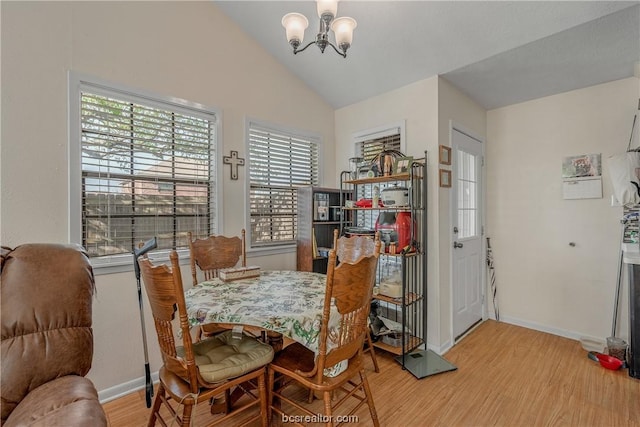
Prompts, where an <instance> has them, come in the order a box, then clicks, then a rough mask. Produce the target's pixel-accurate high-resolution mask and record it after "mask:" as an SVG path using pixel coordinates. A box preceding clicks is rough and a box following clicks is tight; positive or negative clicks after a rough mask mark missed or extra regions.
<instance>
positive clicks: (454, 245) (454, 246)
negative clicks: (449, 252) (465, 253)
mask: <svg viewBox="0 0 640 427" xmlns="http://www.w3.org/2000/svg"><path fill="white" fill-rule="evenodd" d="M463 246H464V245H463V244H462V243H458V242H453V249H458V248H461V247H463Z"/></svg>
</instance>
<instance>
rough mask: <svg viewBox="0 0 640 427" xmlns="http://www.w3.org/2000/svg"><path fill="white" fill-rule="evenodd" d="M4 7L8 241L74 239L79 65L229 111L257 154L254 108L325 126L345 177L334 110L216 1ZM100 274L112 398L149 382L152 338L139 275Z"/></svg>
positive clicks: (230, 220)
mask: <svg viewBox="0 0 640 427" xmlns="http://www.w3.org/2000/svg"><path fill="white" fill-rule="evenodd" d="M0 5H1V6H0V7H1V8H2V9H1V19H2V28H1V30H2V41H1V43H2V46H1V47H2V59H3V61H2V135H1V136H2V152H1V160H2V163H1V178H2V179H1V185H2V192H1V194H2V204H1V209H2V211H1V218H2V224H1V226H2V227H1V236H0V239H1V241H2V244H3V245H8V246H16V245H19V244H21V243H26V242H68V239H69V238H68V236H69V229H68V228H69V226H68V218H69V203H68V199H69V194H68V193H69V192H68V185H69V184H68V170H69V165H68V161H67V153H68V133H67V126H68V117H67V97H68V87H67V73H68V71H69V70H73V71H76V72H80V73H84V74H88V75H93V76H95V77H98V78H100V79H102V80H106V81H111V82H114V83H118V84H122V85H125V86H128V87H132V88H139V89H141V90H144V91H146V92H151V93H156V94H158V95H162V96H173V97H178V98H182V99H186V100H189V101H193V102H198V103H201V104H205V105H210V106H213V107H216V108H218V109H220V110H221V111H222V117H223V122H222V135H223V140H222V144H223V146H222V149H221V152H222V153H224V154H228V153H229V151H230V150H237V151H238V152H239V154H240V156H241V157H246V152H245V145H244V139H243V138H244V120H245V117H247V116H248V117H251V118H255V119H259V120H263V121H267V122H271V123H274V124H280V125H284V126H287V127H290V128H297V129H302V130H307V131H312V132H316V133H319V134H320V135H322V138H323V142H324V144H325V149H324V162H325V164H324V168H325V170H324V176H325V177H329V178H331V179H333V177H334V175H335V167H334V158H335V152H334V149H333V147H334V143H333V129H334V116H333V110H332V109H331V108H330V107H329V106H328V105H327V104H326V103H325V102H324V101H322V100H321V98H320V97H319V96H318V95H316V94H315V93H314V92H312V91H311V90H310V89H309V88H308V87H307V86H305V85H304V84H303V83H302V82H301V81H300V80H299V79H297V78H296V77H295V76H293V75H292V74H290V73H289V72H288V71H286V70H285V69H284V67H282V66H281V65H280V64H278V63H277V62H276V61H275V60H274V59H273V58H272V57H271V56H269V55H268V54H266V53H265V52H264V51H263V50H262V49H261V48H260V47H259V46H258V45H257V44H256V43H255V42H254V41H253V40H251V39H249V38H248V36H247V35H246V34H244V33H243V32H242V31H240V30H239V29H238V28H237V27H236V26H235V24H233V23H232V22H231V21H230V20H229V19H228V18H226V17H225V16H224V15H223V14H222V13H221V12H219V11H218V9H217V8H216V6H215V5H214V4H213V3H212V2H6V1H3V2H1V3H0ZM227 168H228V167H226V166H225V169H224V171H223V174H222V176H223V178H224V180H223V190H222V197H221V201H222V203H221V205H222V209H223V218H224V223H223V226H222V232H224V231H225V230H228V233H231V234H234V233H235V234H237V232H238V231H239V230H240V229H241V228H243V227H244V225H245V210H244V203H245V201H244V196H243V195H244V194H245V180H244V174H245V169H243V168H241V170H240V179H239V180H237V181H231V180H229V173H228V169H227ZM323 184H324V183H323ZM249 257H250V260H249V262H250V263H252V264H254V263H255V264H258V265H261V266H262V267H263V268H283V269H295V253H288V254H282V255H272V256H263V257H258V258H256V254H253V255H252V254H249ZM187 270H188V269H184V271H183V273H184V274H183V275H184V276H185V281H186V283H190V279H188V271H187ZM96 282H97V289H98V295H97V298H96V300H95V302H94V315H93V320H94V338H95V340H94V341H95V353H94V354H95V356H94V361H93V367H92V369H91V372H90V373H89V377H90V378H91V379H92V380H93V381H94V382H95V384H96V387H97V388H98V390H99V391H100V392H101V397H102V398H105V397H107V398H108V397H110V396H112V395H114V394H117V393H119V392H125V391H127V389H129V388H130V387H134V386H140V385H141V384H142V382H141V380H142V377H143V376H144V370H143V352H142V341H141V332H140V324H139V317H138V303H137V293H136V286H135V278H134V275H133V274H132V273H121V274H112V275H102V276H98V277H97V278H96ZM146 319H147V327H146V329H147V335H148V342H149V343H150V348H149V352H150V354H151V369H152V371H155V370H157V369H158V368H159V367H160V358H159V351H158V349H157V345H156V337H155V330H154V327H153V322H152V321H151V315H150V313H149V312H147V313H146Z"/></svg>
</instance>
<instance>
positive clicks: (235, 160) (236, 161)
mask: <svg viewBox="0 0 640 427" xmlns="http://www.w3.org/2000/svg"><path fill="white" fill-rule="evenodd" d="M222 163H224V164H225V165H231V179H238V166H244V159H241V158H240V157H238V152H237V151H231V155H230V156H223V157H222Z"/></svg>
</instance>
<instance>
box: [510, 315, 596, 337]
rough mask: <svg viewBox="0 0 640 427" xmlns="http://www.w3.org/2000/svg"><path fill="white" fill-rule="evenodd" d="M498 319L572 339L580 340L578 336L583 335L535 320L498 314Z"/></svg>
mask: <svg viewBox="0 0 640 427" xmlns="http://www.w3.org/2000/svg"><path fill="white" fill-rule="evenodd" d="M500 321H501V322H504V323H509V324H511V325H516V326H522V327H523V328H527V329H533V330H534V331H540V332H546V333H548V334H552V335H558V336H560V337H565V338H569V339H572V340H576V341H580V337H581V336H584V334H581V333H579V332H575V331H568V330H566V329H560V328H554V327H553V326H549V325H543V324H540V323H536V322H530V321H528V320H521V319H517V318H515V317H509V316H500Z"/></svg>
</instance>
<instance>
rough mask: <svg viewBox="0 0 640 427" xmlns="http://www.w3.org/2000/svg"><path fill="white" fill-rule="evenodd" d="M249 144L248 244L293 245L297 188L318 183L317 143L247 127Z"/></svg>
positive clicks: (303, 138)
mask: <svg viewBox="0 0 640 427" xmlns="http://www.w3.org/2000/svg"><path fill="white" fill-rule="evenodd" d="M248 142H249V204H250V207H249V210H250V223H251V228H250V229H251V231H250V234H251V244H252V246H267V245H274V244H284V243H292V242H294V241H295V239H296V233H297V188H298V187H301V186H305V185H317V184H318V181H319V175H318V169H319V159H318V157H319V155H318V151H319V140H318V138H314V137H308V136H301V135H294V134H291V133H289V132H286V131H282V130H277V129H270V128H267V127H264V126H261V125H257V124H255V123H250V124H249V141H248Z"/></svg>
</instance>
